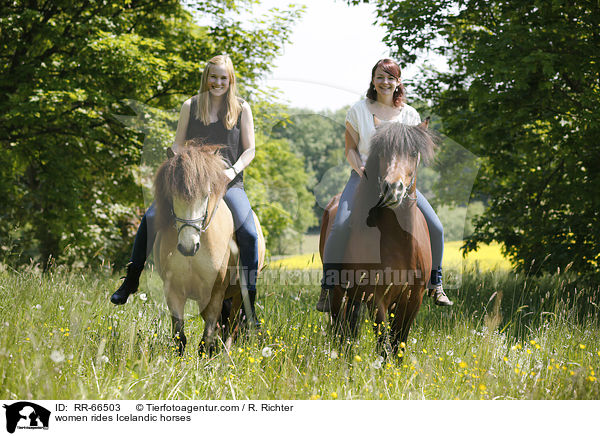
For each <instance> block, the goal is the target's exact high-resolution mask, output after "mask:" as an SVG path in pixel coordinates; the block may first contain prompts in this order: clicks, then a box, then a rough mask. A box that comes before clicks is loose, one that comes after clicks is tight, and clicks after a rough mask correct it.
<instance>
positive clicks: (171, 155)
mask: <svg viewBox="0 0 600 436" xmlns="http://www.w3.org/2000/svg"><path fill="white" fill-rule="evenodd" d="M173 156H175V152H174V151H173V149H172V148H171V147H167V158H169V159H171V158H172V157H173Z"/></svg>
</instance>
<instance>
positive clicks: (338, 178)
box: [272, 107, 350, 219]
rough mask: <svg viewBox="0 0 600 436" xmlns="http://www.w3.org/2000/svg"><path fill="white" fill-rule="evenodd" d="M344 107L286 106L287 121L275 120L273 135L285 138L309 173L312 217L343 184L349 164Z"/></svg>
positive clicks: (320, 210) (346, 109) (321, 209)
mask: <svg viewBox="0 0 600 436" xmlns="http://www.w3.org/2000/svg"><path fill="white" fill-rule="evenodd" d="M347 111H348V108H347V107H344V108H341V109H339V110H337V111H335V112H333V111H322V112H315V111H311V110H308V109H297V108H289V109H288V110H287V113H288V115H289V119H288V120H287V122H286V123H279V124H276V125H275V126H274V128H273V130H272V136H273V137H274V138H284V139H286V140H287V141H289V143H290V147H291V150H292V151H293V152H294V153H295V154H296V155H298V156H300V157H302V159H303V162H304V169H305V170H306V172H307V173H308V174H309V175H310V179H309V180H308V188H309V189H312V190H313V192H314V196H315V200H316V203H315V204H314V205H313V214H314V215H315V217H317V218H319V219H320V217H321V214H322V213H323V209H324V208H325V206H326V205H327V203H328V202H329V200H331V197H333V196H334V195H336V194H338V193H339V192H341V191H342V189H343V188H344V185H345V183H346V181H347V180H348V177H349V174H350V166H349V165H348V163H347V161H346V159H345V157H344V129H345V117H346V112H347Z"/></svg>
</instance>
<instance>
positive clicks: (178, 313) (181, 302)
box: [165, 287, 187, 356]
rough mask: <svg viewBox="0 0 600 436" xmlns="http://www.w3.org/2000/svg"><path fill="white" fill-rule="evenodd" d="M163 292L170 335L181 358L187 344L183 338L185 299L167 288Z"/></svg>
mask: <svg viewBox="0 0 600 436" xmlns="http://www.w3.org/2000/svg"><path fill="white" fill-rule="evenodd" d="M165 291H166V292H165V296H166V299H167V306H168V307H169V311H170V312H171V333H172V335H173V339H174V340H175V345H176V346H177V351H178V353H179V355H180V356H182V355H183V353H184V352H185V345H186V343H187V338H186V337H185V333H184V331H183V327H184V323H183V311H184V308H185V298H184V297H182V294H181V293H179V292H177V291H175V290H173V289H169V288H168V287H167V288H166V289H165Z"/></svg>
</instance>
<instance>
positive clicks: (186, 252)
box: [177, 242, 200, 257]
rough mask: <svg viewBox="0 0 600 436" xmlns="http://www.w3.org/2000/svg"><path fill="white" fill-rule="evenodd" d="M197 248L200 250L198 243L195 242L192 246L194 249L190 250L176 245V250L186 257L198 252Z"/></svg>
mask: <svg viewBox="0 0 600 436" xmlns="http://www.w3.org/2000/svg"><path fill="white" fill-rule="evenodd" d="M199 248H200V243H199V242H196V243H195V244H194V247H193V248H192V249H191V250H189V249H187V248H185V247H184V246H183V245H182V244H181V243H179V244H177V250H178V251H179V252H180V253H181V254H183V255H184V256H186V257H189V256H193V255H195V254H196V253H197V252H198V249H199Z"/></svg>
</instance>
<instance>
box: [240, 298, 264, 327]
mask: <svg viewBox="0 0 600 436" xmlns="http://www.w3.org/2000/svg"><path fill="white" fill-rule="evenodd" d="M248 300H249V303H250V311H251V318H252V322H253V324H252V325H253V326H254V328H255V329H256V330H260V327H261V325H260V320H259V319H258V317H257V316H256V310H255V309H254V303H255V302H256V290H254V291H251V290H248ZM242 322H243V323H244V324H245V325H249V324H248V317H247V316H246V304H245V303H244V302H243V303H242Z"/></svg>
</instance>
